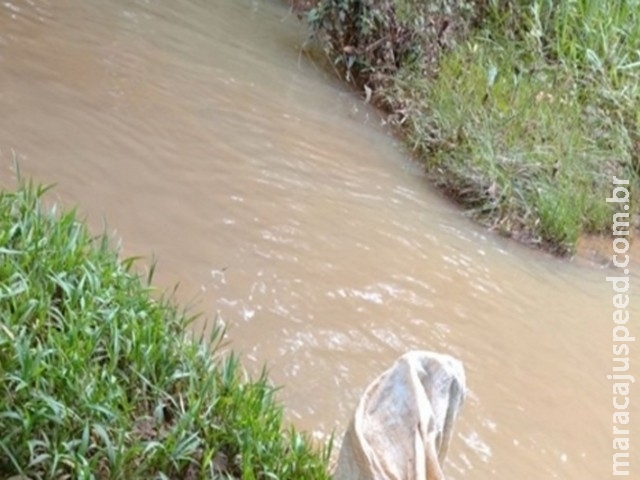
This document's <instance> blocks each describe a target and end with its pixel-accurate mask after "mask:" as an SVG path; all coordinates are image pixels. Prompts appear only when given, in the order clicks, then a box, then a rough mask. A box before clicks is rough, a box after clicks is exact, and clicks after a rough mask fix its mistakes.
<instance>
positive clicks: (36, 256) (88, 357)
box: [0, 182, 330, 480]
mask: <svg viewBox="0 0 640 480" xmlns="http://www.w3.org/2000/svg"><path fill="white" fill-rule="evenodd" d="M44 192H45V189H44V188H42V187H38V186H35V185H32V184H29V183H25V182H21V183H20V185H19V187H18V188H17V190H16V191H0V478H8V477H10V476H12V475H19V474H20V475H25V476H26V477H27V478H31V479H45V478H73V479H89V478H98V479H108V478H112V479H115V478H169V479H189V478H207V479H209V478H243V479H268V478H280V479H296V480H297V479H300V478H309V479H326V478H329V476H328V474H327V473H326V472H327V463H328V457H329V453H330V447H329V446H327V447H322V446H319V447H314V446H312V445H311V442H310V440H309V439H308V438H307V437H306V436H305V435H303V434H301V433H298V432H296V431H295V430H294V429H292V428H287V427H286V426H285V424H284V422H283V411H282V408H281V407H280V406H279V405H278V404H277V403H276V402H275V400H274V388H273V387H272V386H271V385H270V384H269V382H268V380H267V377H266V374H263V375H262V376H260V377H259V378H257V379H253V380H252V379H249V378H248V377H247V376H246V374H245V373H244V371H243V369H242V367H241V366H240V364H239V361H238V358H237V357H236V356H234V355H233V354H225V355H222V354H220V353H219V347H220V339H221V335H222V332H221V331H220V329H215V330H214V333H213V334H212V335H211V338H203V339H200V341H191V340H189V339H188V338H187V332H186V328H187V327H188V325H189V323H190V322H191V321H192V320H193V317H190V316H189V315H187V314H186V312H184V311H182V310H180V309H179V308H178V307H177V306H176V305H175V304H174V303H173V302H172V301H171V300H170V299H169V298H166V297H163V298H159V299H158V298H157V297H158V295H156V294H155V291H154V289H153V288H152V287H151V285H150V282H151V276H152V272H153V269H152V270H151V274H150V275H149V278H141V277H140V275H139V274H137V273H136V272H135V270H134V260H133V259H127V260H122V261H121V260H119V258H118V253H117V251H115V250H114V249H113V248H112V247H111V246H110V242H109V239H108V238H107V237H106V236H104V235H102V236H98V237H93V236H91V234H90V233H89V232H88V230H87V228H86V227H85V226H84V224H83V223H82V222H81V221H80V220H78V218H77V216H76V214H75V212H73V211H70V212H61V213H55V212H54V211H51V210H47V209H45V208H44V207H43V205H42V195H43V193H44Z"/></svg>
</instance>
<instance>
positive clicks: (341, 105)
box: [0, 0, 640, 480]
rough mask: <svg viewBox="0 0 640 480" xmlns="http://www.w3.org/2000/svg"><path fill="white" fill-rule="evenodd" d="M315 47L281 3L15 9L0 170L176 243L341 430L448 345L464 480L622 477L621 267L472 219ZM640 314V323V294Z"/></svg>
mask: <svg viewBox="0 0 640 480" xmlns="http://www.w3.org/2000/svg"><path fill="white" fill-rule="evenodd" d="M304 39H305V28H304V26H303V25H301V24H299V23H298V21H297V20H296V18H295V17H294V16H292V15H291V14H290V13H289V11H288V9H287V8H286V6H284V5H283V4H281V3H280V2H277V1H275V0H274V1H273V2H270V1H265V0H253V1H249V0H111V1H104V0H8V1H4V2H2V3H0V184H2V185H4V186H12V185H13V184H14V180H13V172H12V165H13V161H14V159H17V160H18V161H19V162H20V165H21V168H22V170H23V173H24V174H25V175H29V176H32V177H34V178H35V179H37V180H38V181H42V182H46V183H56V184H57V185H58V186H57V188H56V189H55V195H56V196H57V198H59V199H60V200H61V201H62V202H63V203H64V204H66V205H78V206H79V208H80V210H81V212H82V213H83V214H85V215H87V217H88V220H89V222H90V224H91V225H92V226H93V228H96V229H100V228H102V224H103V221H104V222H106V224H107V228H108V230H109V231H115V232H116V234H117V236H118V237H120V238H121V239H122V246H123V249H124V253H125V254H127V255H134V254H136V255H144V256H147V257H149V256H150V255H152V254H154V255H155V256H156V257H157V258H158V260H159V267H158V276H157V284H158V285H159V286H160V287H162V288H168V287H171V286H172V285H174V284H176V283H178V282H179V283H180V287H179V290H178V297H179V298H180V300H181V301H183V302H193V303H194V305H195V307H194V308H196V309H197V310H199V311H202V312H204V314H205V315H206V316H207V317H209V318H213V317H214V316H216V315H217V316H219V318H220V319H221V320H222V321H223V322H224V323H225V324H226V325H227V326H228V329H229V333H228V337H229V340H230V341H231V342H232V343H231V344H232V346H233V347H234V348H235V349H236V350H238V351H239V352H242V355H243V359H244V363H245V365H246V366H247V367H248V369H249V370H250V371H253V372H257V371H259V369H260V367H261V366H262V364H263V363H264V362H267V363H268V366H269V369H270V372H271V377H272V379H273V380H274V382H275V383H277V384H280V385H284V389H283V390H282V391H281V393H280V397H281V399H282V400H283V402H284V403H285V405H286V408H287V416H288V418H289V419H290V420H291V421H292V422H294V423H295V424H296V425H297V426H298V427H300V428H303V429H305V430H308V431H310V432H312V433H313V434H314V435H315V436H317V437H318V438H320V439H322V438H324V437H325V436H326V435H328V434H329V433H330V432H331V431H335V432H336V433H338V434H341V433H342V431H343V429H344V428H345V426H346V424H347V422H348V420H349V418H350V414H351V412H352V410H353V408H354V407H355V404H356V402H357V400H358V398H359V396H360V394H361V393H362V390H363V388H364V387H365V386H366V385H367V384H368V383H369V382H370V381H371V380H372V379H373V378H374V377H375V376H376V375H377V374H379V373H380V372H381V371H382V370H383V369H385V368H386V367H387V366H388V365H389V364H390V363H391V362H392V361H393V360H394V359H395V358H396V357H398V356H399V355H400V354H402V353H404V352H405V351H408V350H411V349H418V348H419V349H430V350H436V351H440V352H445V353H450V354H452V355H455V356H456V357H458V358H460V359H461V360H462V361H463V362H464V364H465V366H466V369H467V376H468V384H469V395H468V399H467V402H466V404H465V406H464V408H463V413H462V416H461V417H460V421H459V423H458V424H457V429H456V438H455V439H454V441H453V444H452V447H451V450H450V456H449V459H448V466H447V472H448V473H449V475H450V477H451V478H453V479H476V480H477V479H488V478H491V479H494V478H497V479H518V480H519V479H523V480H538V479H552V478H559V479H571V480H583V479H602V478H608V477H609V476H611V472H612V467H611V459H612V453H613V452H612V413H613V411H614V409H613V406H612V382H611V381H610V380H607V378H606V376H607V375H608V374H610V373H611V370H612V353H611V351H612V333H611V332H612V327H613V326H614V324H613V322H612V314H613V310H614V307H613V305H612V295H613V292H612V288H611V285H610V283H607V282H606V281H605V276H606V275H607V274H611V271H610V270H607V269H605V268H602V267H599V266H597V265H594V264H589V263H588V262H576V261H573V262H570V261H565V260H558V259H555V258H551V257H549V256H547V255H545V254H542V253H539V252H534V251H531V250H529V249H527V248H524V247H522V246H519V245H517V244H515V243H513V242H510V241H507V240H504V239H500V238H498V237H496V236H494V235H493V234H491V233H488V232H487V231H485V230H483V229H481V228H478V227H476V226H475V225H474V224H473V223H471V222H470V221H468V220H467V219H466V218H465V217H464V215H463V214H462V213H461V212H460V211H459V210H458V209H456V208H455V207H453V206H452V205H451V204H450V203H449V202H447V201H444V200H443V199H442V198H440V196H439V195H438V194H437V193H436V192H434V191H433V190H432V189H431V187H430V186H429V184H428V182H426V180H425V178H424V176H423V174H422V172H421V169H420V168H419V167H418V166H417V165H415V164H414V163H413V162H412V161H411V160H410V159H409V157H408V156H407V155H406V152H403V150H402V149H401V148H400V146H399V145H398V144H397V142H394V140H393V138H392V137H391V136H390V135H389V134H388V133H387V132H385V130H384V128H383V127H382V126H381V125H380V118H379V116H378V115H377V114H376V112H375V111H373V110H369V109H368V108H365V106H364V105H363V104H362V103H361V101H360V100H358V99H357V98H355V97H354V96H353V95H352V94H351V93H349V92H348V91H346V90H345V89H344V88H343V87H342V86H341V84H340V83H338V82H336V81H335V80H334V79H333V78H332V77H331V76H330V75H326V74H324V73H323V72H322V70H321V69H320V68H319V67H317V66H314V64H313V63H312V62H311V61H310V60H309V59H308V58H307V57H305V56H304V55H302V54H301V52H300V45H301V44H302V43H303V41H304ZM603 201H604V199H603ZM638 271H640V266H639V268H636V269H635V270H633V269H632V272H631V276H632V278H631V281H632V283H633V282H636V285H638V284H640V277H639V276H638ZM638 288H639V287H637V286H636V287H635V291H637V290H638ZM628 308H629V310H630V313H631V318H632V320H631V322H632V324H634V325H635V326H636V332H635V333H636V334H640V326H639V325H638V321H637V319H638V318H639V317H640V296H638V295H635V296H632V301H631V302H630V305H629V307H628ZM632 326H633V325H632ZM632 347H633V345H632ZM639 352H640V345H638V347H635V351H634V350H632V351H631V353H630V356H631V357H632V362H631V367H632V370H633V369H634V368H636V370H635V371H636V374H638V376H639V377H640V371H638V370H637V363H634V361H637V360H638V359H640V354H639ZM630 399H631V403H630V406H629V410H630V411H631V412H632V419H633V421H632V425H631V429H634V428H635V429H636V430H638V431H637V433H636V432H633V431H632V440H636V439H638V435H639V434H640V424H639V423H638V422H637V421H636V420H637V418H638V415H640V407H639V406H640V390H638V387H636V386H634V387H632V391H631V394H630ZM634 414H635V415H634ZM634 433H635V435H633V434H634ZM639 443H640V442H639ZM637 445H638V443H636V444H635V446H634V447H633V448H632V463H631V467H632V476H631V478H638V477H637V476H636V477H633V469H635V472H636V473H635V475H640V449H639V448H638V446H637ZM634 459H637V460H636V461H635V462H634V461H633V460H634Z"/></svg>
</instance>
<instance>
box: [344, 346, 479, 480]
mask: <svg viewBox="0 0 640 480" xmlns="http://www.w3.org/2000/svg"><path fill="white" fill-rule="evenodd" d="M465 391H466V385H465V374H464V368H463V366H462V363H461V362H459V361H458V360H456V359H454V358H452V357H450V356H448V355H443V354H438V353H433V352H427V351H414V352H409V353H407V354H405V355H403V356H402V357H400V358H399V359H398V360H397V361H396V362H395V363H394V364H393V366H392V367H391V368H390V369H389V370H387V371H386V372H384V373H383V374H382V375H380V376H379V377H378V378H377V379H376V380H374V381H373V382H372V383H371V384H370V385H369V386H368V387H367V389H366V390H365V392H364V394H363V396H362V398H361V399H360V402H359V404H358V407H357V408H356V411H355V414H354V417H353V419H352V421H351V423H350V425H349V428H348V429H347V432H346V433H345V435H344V439H343V442H342V447H341V449H340V454H339V456H338V460H337V463H336V467H335V470H334V472H333V478H334V480H443V479H444V478H445V477H444V474H443V472H442V467H443V464H444V460H445V457H446V454H447V449H448V447H449V443H450V441H451V435H452V430H453V424H454V422H455V420H456V417H457V415H458V411H459V410H460V407H461V406H462V403H463V402H464V397H465Z"/></svg>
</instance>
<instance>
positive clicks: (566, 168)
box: [310, 0, 640, 254]
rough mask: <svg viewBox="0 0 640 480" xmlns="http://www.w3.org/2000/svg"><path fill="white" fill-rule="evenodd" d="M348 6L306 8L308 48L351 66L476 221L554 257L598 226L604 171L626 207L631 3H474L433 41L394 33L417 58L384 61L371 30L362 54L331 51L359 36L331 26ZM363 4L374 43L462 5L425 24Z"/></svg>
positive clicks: (606, 211) (602, 215)
mask: <svg viewBox="0 0 640 480" xmlns="http://www.w3.org/2000/svg"><path fill="white" fill-rule="evenodd" d="M356 3H357V2H355V0H321V1H320V2H319V5H318V6H317V7H316V9H315V10H314V11H312V12H311V13H310V18H311V22H310V24H311V28H312V30H313V32H314V34H315V37H316V39H319V40H320V41H321V43H322V44H323V46H324V47H325V48H324V50H325V52H327V53H328V54H329V56H332V57H334V61H335V63H336V64H338V65H340V64H345V65H347V64H348V65H355V66H357V67H358V70H357V71H356V72H349V73H350V74H351V75H352V76H354V75H355V76H357V77H358V80H357V81H355V82H354V83H355V84H356V85H357V86H361V85H368V86H369V87H374V89H375V92H374V95H373V98H374V100H375V101H377V103H378V104H379V105H381V106H383V108H385V109H387V110H389V111H390V113H392V115H391V116H390V119H391V120H392V123H393V124H394V125H395V126H396V127H397V129H398V130H399V133H400V135H401V136H402V137H403V138H405V139H406V141H407V143H408V145H409V146H410V147H411V148H412V149H413V151H414V152H415V155H416V157H417V158H419V159H420V160H421V161H423V162H424V163H425V165H426V166H427V170H428V172H429V174H430V176H431V178H432V179H433V181H434V182H435V183H436V184H437V185H438V186H440V187H441V188H442V189H443V190H444V191H445V192H447V193H448V194H449V195H450V196H451V197H452V198H454V199H455V200H457V201H458V202H459V203H460V204H461V205H462V206H463V207H465V209H466V210H467V211H468V212H469V213H470V214H471V215H472V216H473V217H474V218H475V219H477V220H478V221H480V222H482V223H483V224H485V225H487V226H489V227H490V228H492V229H495V230H497V231H499V232H501V233H503V234H505V235H508V236H514V237H516V238H519V239H521V240H523V241H525V242H528V243H533V244H537V245H542V246H544V247H545V248H547V249H550V250H552V251H555V252H557V253H560V254H565V253H571V252H572V251H573V250H574V248H575V246H576V243H577V241H578V239H579V238H580V236H582V235H585V234H601V233H606V232H609V231H610V229H611V216H612V214H613V213H615V212H614V210H612V208H614V207H612V206H611V204H607V203H606V202H605V198H606V197H607V196H608V195H609V193H610V191H611V188H612V187H611V177H612V175H616V176H617V177H618V178H624V179H629V180H630V181H631V191H632V194H631V195H632V198H633V199H637V198H638V196H637V195H638V193H639V192H640V180H639V174H640V109H639V108H638V105H640V1H638V0H635V1H620V2H601V1H597V0H572V1H567V2H553V1H551V0H501V1H498V0H486V1H481V2H476V6H475V9H476V10H475V13H474V14H472V15H471V18H470V19H465V18H462V17H461V16H460V15H458V17H456V16H455V15H453V16H451V15H450V17H451V18H449V19H448V22H449V24H451V25H458V26H460V25H461V26H460V27H459V28H458V29H457V30H456V31H455V35H454V34H452V35H451V36H450V38H449V40H448V41H447V42H445V43H446V45H445V44H444V43H443V42H442V41H439V42H435V41H433V40H430V39H429V38H426V39H425V38H421V39H418V37H416V36H411V35H406V34H405V35H404V36H402V35H400V34H396V36H395V37H393V38H400V39H405V38H406V39H408V40H402V41H403V42H417V41H419V42H421V43H420V44H419V45H413V44H411V45H406V44H401V46H398V47H397V50H398V51H405V50H411V51H419V50H422V51H424V52H430V53H428V54H425V55H423V56H422V57H421V58H415V57H412V58H407V59H406V60H403V61H396V62H395V63H394V64H389V63H388V62H385V61H384V58H375V57H372V52H373V51H374V50H373V49H372V48H370V46H371V45H375V44H376V40H377V39H376V36H375V35H376V33H375V32H374V34H373V35H372V33H371V28H368V29H367V31H366V32H364V33H363V34H362V36H361V37H360V38H365V37H366V39H367V44H366V45H364V46H363V48H362V49H361V51H360V50H357V51H356V52H355V53H354V52H353V51H351V50H349V55H351V56H353V57H354V58H345V56H346V54H345V53H343V51H342V50H341V43H340V42H344V40H343V39H344V38H358V33H357V31H356V30H357V29H358V28H360V27H359V25H360V23H358V22H352V23H351V24H348V25H347V23H346V22H345V23H344V24H340V20H339V19H340V18H344V17H340V15H339V13H338V12H339V11H340V10H341V9H342V10H345V9H347V8H353V7H352V4H354V5H355V4H356ZM372 5H374V7H373V9H374V10H375V9H376V8H378V9H383V8H384V9H385V12H384V13H385V18H387V21H386V23H385V24H384V25H383V27H380V28H379V30H380V32H381V33H380V34H381V35H383V36H384V35H388V31H389V30H390V29H392V27H394V28H396V30H392V32H395V31H398V32H400V33H402V32H405V31H406V30H407V29H411V28H412V25H414V26H416V28H419V26H420V25H423V24H429V25H432V24H434V22H436V25H437V21H438V19H440V18H442V17H446V16H447V15H448V14H447V13H446V12H448V11H455V8H458V10H459V11H460V12H468V7H469V2H464V1H455V0H447V1H443V2H442V5H444V7H443V9H442V12H439V13H437V14H436V15H435V16H432V17H429V15H433V14H432V13H423V12H421V11H420V10H419V8H421V7H419V6H420V5H421V4H420V2H414V1H412V0H393V1H391V0H389V1H387V0H385V1H382V0H377V1H375V2H373V3H372ZM393 6H395V8H393ZM400 6H402V8H403V9H405V10H406V8H412V9H413V12H414V14H413V15H409V16H408V17H410V18H412V22H411V23H402V21H403V20H402V18H401V17H400V16H399V14H398V13H397V10H399V7H400ZM363 12H364V13H363ZM360 13H361V14H362V15H365V16H371V18H376V19H379V18H380V12H379V11H378V12H376V14H375V15H374V14H373V13H371V11H363V10H361V11H360ZM406 16H407V15H406V14H405V17H406ZM376 21H377V20H376ZM456 22H457V23H456ZM361 23H362V24H365V23H367V22H361ZM368 23H369V24H370V23H371V22H368ZM336 24H338V26H336ZM397 25H400V27H397ZM450 30H451V29H450ZM345 31H347V32H348V34H346V33H344V32H345ZM327 34H331V35H333V36H334V37H335V38H334V39H332V38H331V36H330V35H329V37H328V36H327ZM445 37H446V35H445ZM398 42H400V40H398ZM429 42H431V43H429ZM350 43H354V42H353V41H352V40H351V41H350ZM385 55H386V56H387V57H393V55H389V54H388V52H387V53H386V54H385ZM394 58H400V57H398V56H396V57H394ZM434 58H435V59H436V61H437V67H433V65H432V64H433V62H434ZM381 78H382V79H383V80H382V81H379V79H381ZM638 205H639V203H638V202H637V201H634V202H633V211H632V213H633V214H637V213H638Z"/></svg>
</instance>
